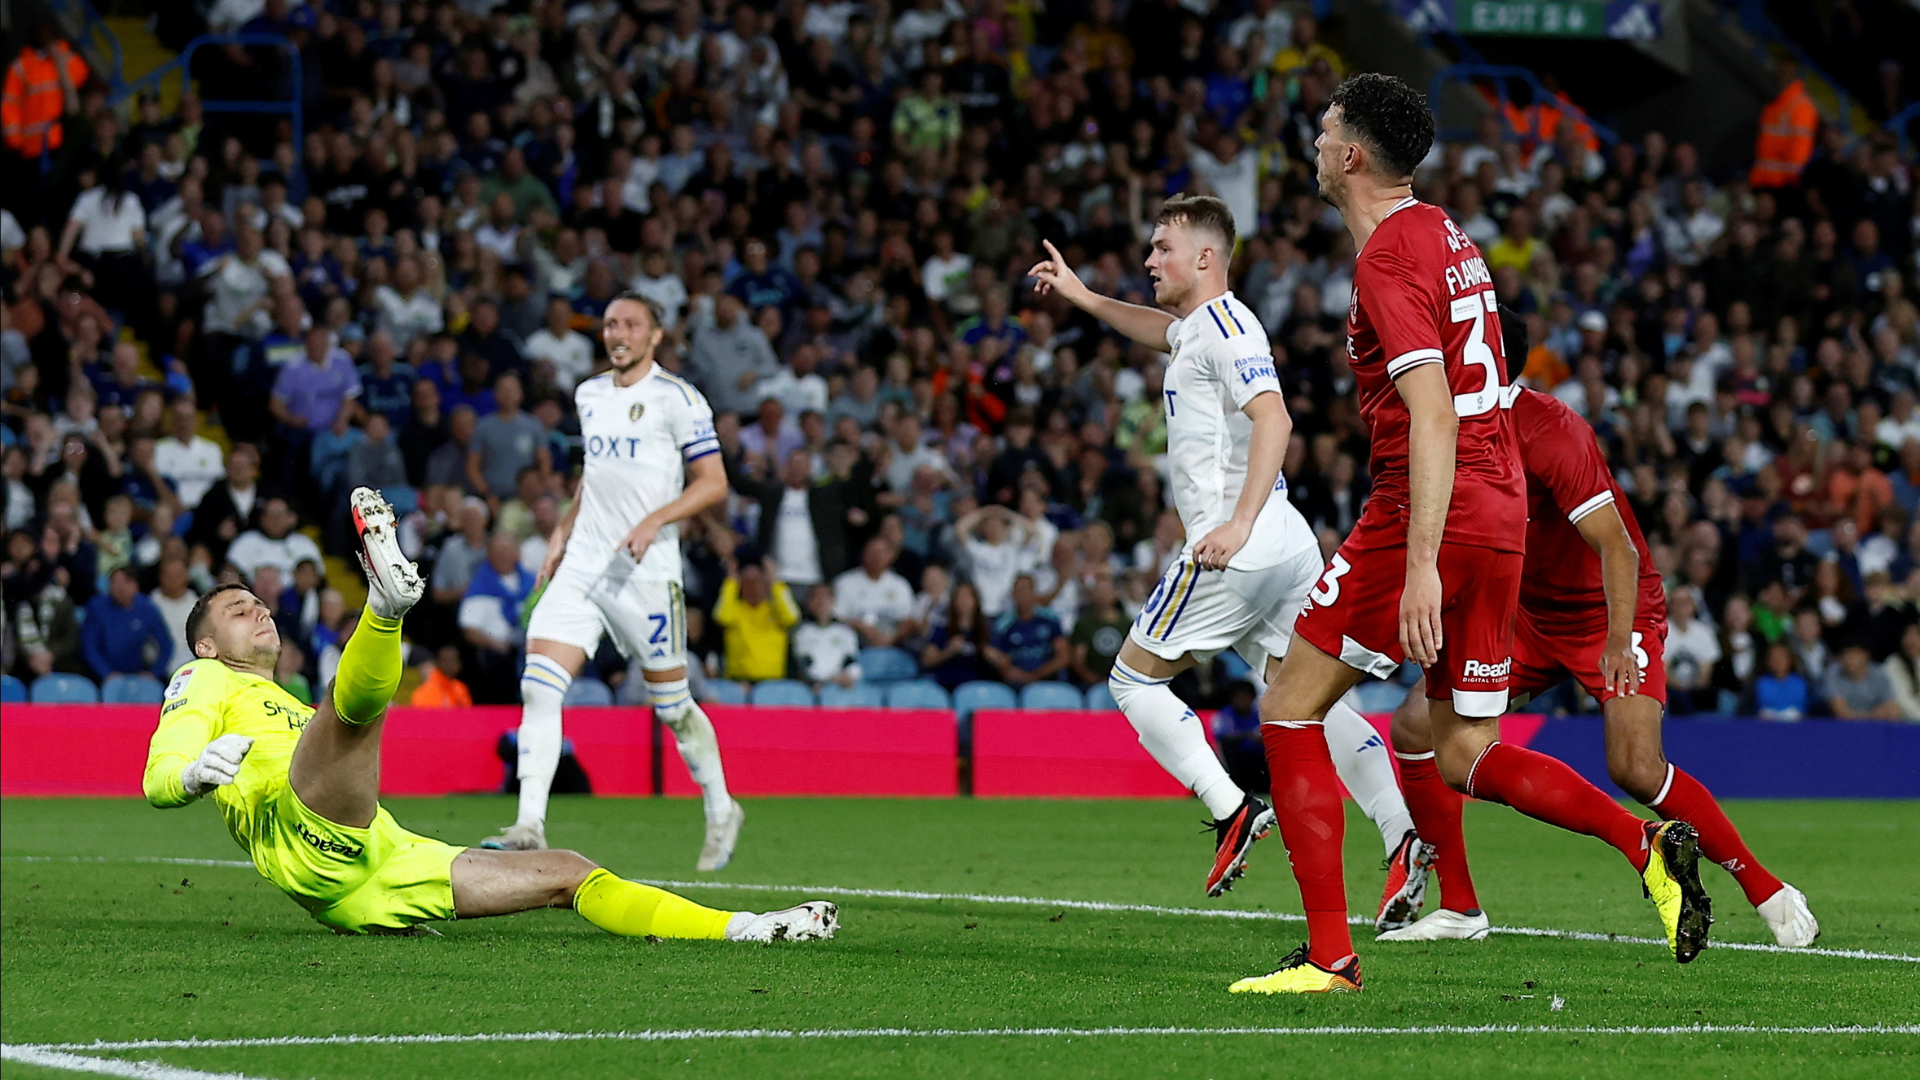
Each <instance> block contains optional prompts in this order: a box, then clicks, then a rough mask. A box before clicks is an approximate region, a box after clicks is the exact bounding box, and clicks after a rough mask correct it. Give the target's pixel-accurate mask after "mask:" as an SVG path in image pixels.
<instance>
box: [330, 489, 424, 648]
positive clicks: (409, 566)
mask: <svg viewBox="0 0 1920 1080" xmlns="http://www.w3.org/2000/svg"><path fill="white" fill-rule="evenodd" d="M348 501H349V503H350V504H351V505H352V507H353V531H354V532H355V533H356V534H357V535H358V536H359V538H360V552H359V559H360V569H361V570H362V571H363V572H364V573H365V574H366V575H367V607H369V608H371V609H372V610H373V613H374V614H376V615H379V616H380V617H382V618H385V619H398V618H400V617H401V616H403V615H405V614H406V613H407V611H408V609H410V608H412V607H413V605H414V604H416V603H418V602H419V600H420V594H421V593H423V592H425V591H426V587H427V585H426V582H425V580H423V579H422V578H421V577H420V568H419V567H417V566H415V565H414V564H413V560H412V559H409V558H407V557H406V555H405V554H404V553H402V552H401V550H400V532H399V529H398V528H396V526H395V521H394V517H393V507H391V506H388V505H387V500H385V499H383V498H381V497H380V493H379V492H377V491H375V490H373V489H372V488H354V489H353V494H352V495H351V496H350V497H349V499H348Z"/></svg>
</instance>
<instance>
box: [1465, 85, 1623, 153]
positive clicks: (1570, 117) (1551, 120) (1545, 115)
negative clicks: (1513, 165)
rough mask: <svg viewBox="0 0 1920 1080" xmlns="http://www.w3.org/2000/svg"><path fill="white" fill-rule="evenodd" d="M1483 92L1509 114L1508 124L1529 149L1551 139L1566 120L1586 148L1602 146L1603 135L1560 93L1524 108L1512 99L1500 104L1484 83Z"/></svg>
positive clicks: (1491, 103)
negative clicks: (1595, 130) (1583, 118)
mask: <svg viewBox="0 0 1920 1080" xmlns="http://www.w3.org/2000/svg"><path fill="white" fill-rule="evenodd" d="M1480 95H1481V96H1482V97H1484V98H1486V100H1487V104H1488V105H1491V106H1493V107H1494V108H1497V109H1500V110H1501V113H1502V115H1504V116H1505V117H1506V121H1507V126H1508V127H1509V128H1511V129H1512V130H1513V133H1514V135H1515V137H1517V138H1518V139H1519V140H1520V145H1521V147H1522V148H1523V149H1524V150H1526V151H1527V152H1528V153H1531V152H1532V151H1533V150H1534V149H1535V148H1536V147H1539V146H1541V145H1544V144H1550V143H1552V142H1553V141H1554V139H1555V138H1556V137H1558V135H1559V133H1560V125H1561V124H1562V123H1563V122H1564V123H1571V124H1572V125H1573V126H1574V130H1575V131H1576V132H1578V134H1579V138H1580V141H1581V143H1583V144H1585V146H1586V148H1587V149H1589V150H1598V149H1600V137H1599V136H1598V135H1596V134H1594V131H1593V126H1592V125H1591V124H1588V123H1587V122H1586V121H1584V120H1581V119H1580V118H1579V116H1580V114H1579V113H1577V112H1575V111H1573V106H1572V103H1571V102H1568V101H1567V100H1566V99H1565V98H1563V97H1561V96H1560V95H1558V94H1552V95H1549V96H1548V97H1547V99H1546V100H1545V101H1538V102H1535V103H1534V104H1532V105H1528V106H1526V107H1524V108H1522V107H1521V106H1519V105H1517V104H1515V103H1514V102H1513V101H1511V100H1509V101H1508V102H1507V103H1506V104H1505V105H1501V104H1500V99H1499V98H1498V97H1497V96H1496V95H1495V94H1494V93H1493V92H1492V91H1491V90H1488V89H1486V88H1484V87H1482V88H1481V90H1480Z"/></svg>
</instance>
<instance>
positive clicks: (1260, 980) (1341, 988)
mask: <svg viewBox="0 0 1920 1080" xmlns="http://www.w3.org/2000/svg"><path fill="white" fill-rule="evenodd" d="M1227 989H1228V990H1230V991H1232V992H1233V993H1236V994H1357V993H1359V992H1360V958H1359V957H1358V956H1348V957H1347V958H1346V959H1345V960H1342V961H1340V962H1339V963H1337V964H1335V965H1333V967H1331V968H1324V967H1321V966H1320V965H1319V964H1316V963H1314V962H1313V961H1311V960H1309V959H1307V946H1306V945H1304V944H1303V945H1301V946H1300V947H1299V948H1297V949H1295V950H1293V952H1292V953H1290V954H1288V956H1287V958H1286V959H1285V960H1282V961H1280V970H1279V971H1276V972H1274V973H1273V974H1271V975H1260V976H1257V977H1254V978H1250V979H1241V980H1240V981H1239V982H1237V983H1234V984H1233V985H1232V986H1229V987H1227Z"/></svg>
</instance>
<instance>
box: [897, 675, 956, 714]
mask: <svg viewBox="0 0 1920 1080" xmlns="http://www.w3.org/2000/svg"><path fill="white" fill-rule="evenodd" d="M886 689H887V708H889V709H951V708H953V701H952V700H951V699H950V698H948V696H947V688H946V687H944V686H941V685H940V684H939V683H937V682H934V681H933V680H932V679H908V680H907V681H906V682H897V683H890V684H888V686H887V688H886Z"/></svg>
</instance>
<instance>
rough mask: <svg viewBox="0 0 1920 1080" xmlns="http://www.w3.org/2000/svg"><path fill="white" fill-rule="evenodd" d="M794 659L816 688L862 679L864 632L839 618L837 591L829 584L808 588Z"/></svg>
mask: <svg viewBox="0 0 1920 1080" xmlns="http://www.w3.org/2000/svg"><path fill="white" fill-rule="evenodd" d="M793 658H794V660H796V661H798V663H799V670H798V672H797V674H798V675H799V676H800V677H801V678H803V679H805V680H806V681H807V682H809V683H811V684H813V687H814V689H816V690H818V689H819V688H820V687H821V686H822V685H823V684H825V683H833V684H835V685H837V686H843V687H845V686H852V685H853V684H855V683H857V682H859V681H860V676H861V671H860V635H859V634H857V633H855V632H854V628H853V627H851V626H848V625H847V624H846V623H844V622H840V621H838V618H837V617H836V614H835V611H834V595H833V590H832V589H831V588H828V587H827V586H825V585H814V586H813V587H811V588H809V589H808V590H807V621H806V622H803V623H801V624H800V625H799V626H798V627H796V628H795V629H794V631H793Z"/></svg>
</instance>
